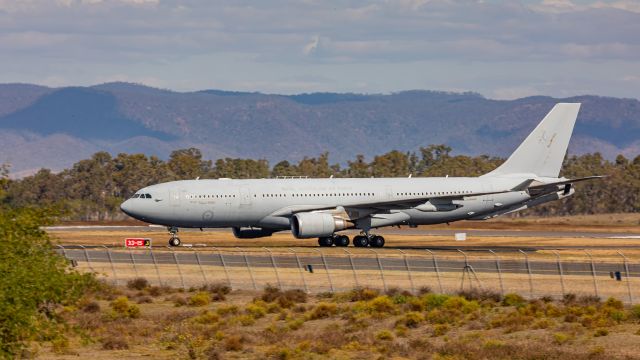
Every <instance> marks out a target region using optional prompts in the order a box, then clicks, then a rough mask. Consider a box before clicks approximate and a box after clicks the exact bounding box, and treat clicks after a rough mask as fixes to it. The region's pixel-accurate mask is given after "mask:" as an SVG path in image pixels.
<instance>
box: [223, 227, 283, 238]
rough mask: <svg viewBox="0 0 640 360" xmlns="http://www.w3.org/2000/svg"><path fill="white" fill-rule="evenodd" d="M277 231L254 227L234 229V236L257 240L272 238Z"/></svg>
mask: <svg viewBox="0 0 640 360" xmlns="http://www.w3.org/2000/svg"><path fill="white" fill-rule="evenodd" d="M274 232H275V231H273V230H268V229H261V228H254V227H234V228H233V235H234V236H235V237H236V238H238V239H255V238H261V237H267V236H271V235H272V234H273V233H274Z"/></svg>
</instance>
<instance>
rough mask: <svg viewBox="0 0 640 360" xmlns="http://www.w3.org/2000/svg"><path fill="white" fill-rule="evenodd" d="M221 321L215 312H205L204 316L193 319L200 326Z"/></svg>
mask: <svg viewBox="0 0 640 360" xmlns="http://www.w3.org/2000/svg"><path fill="white" fill-rule="evenodd" d="M219 320H220V316H219V315H218V314H216V313H214V312H211V311H208V310H205V311H203V312H202V314H200V315H198V316H196V317H194V318H193V321H194V322H197V323H199V324H215V323H217V322H218V321H219Z"/></svg>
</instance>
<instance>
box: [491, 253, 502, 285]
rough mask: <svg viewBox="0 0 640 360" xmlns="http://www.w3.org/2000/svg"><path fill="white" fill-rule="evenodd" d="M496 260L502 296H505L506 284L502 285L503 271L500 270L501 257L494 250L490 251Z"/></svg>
mask: <svg viewBox="0 0 640 360" xmlns="http://www.w3.org/2000/svg"><path fill="white" fill-rule="evenodd" d="M489 252H490V253H492V254H493V256H494V258H495V259H496V271H498V280H500V295H502V296H504V284H503V283H502V269H500V257H498V254H496V253H495V252H494V251H493V250H489Z"/></svg>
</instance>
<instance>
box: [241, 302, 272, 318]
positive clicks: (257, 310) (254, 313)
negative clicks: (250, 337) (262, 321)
mask: <svg viewBox="0 0 640 360" xmlns="http://www.w3.org/2000/svg"><path fill="white" fill-rule="evenodd" d="M244 311H245V312H246V313H247V314H248V315H250V316H251V317H253V318H254V319H259V318H261V317H264V316H265V315H267V309H266V308H265V307H264V306H263V305H262V304H260V303H253V304H249V305H247V307H246V308H245V309H244Z"/></svg>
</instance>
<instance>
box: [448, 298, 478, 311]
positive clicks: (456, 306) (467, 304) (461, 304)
mask: <svg viewBox="0 0 640 360" xmlns="http://www.w3.org/2000/svg"><path fill="white" fill-rule="evenodd" d="M442 308H443V309H447V310H459V311H462V312H463V313H465V314H468V313H471V312H473V311H476V310H478V309H479V308H480V304H478V302H477V301H475V300H473V301H469V300H467V299H465V298H463V297H461V296H453V297H450V298H448V299H447V300H446V301H445V302H444V303H442Z"/></svg>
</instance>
